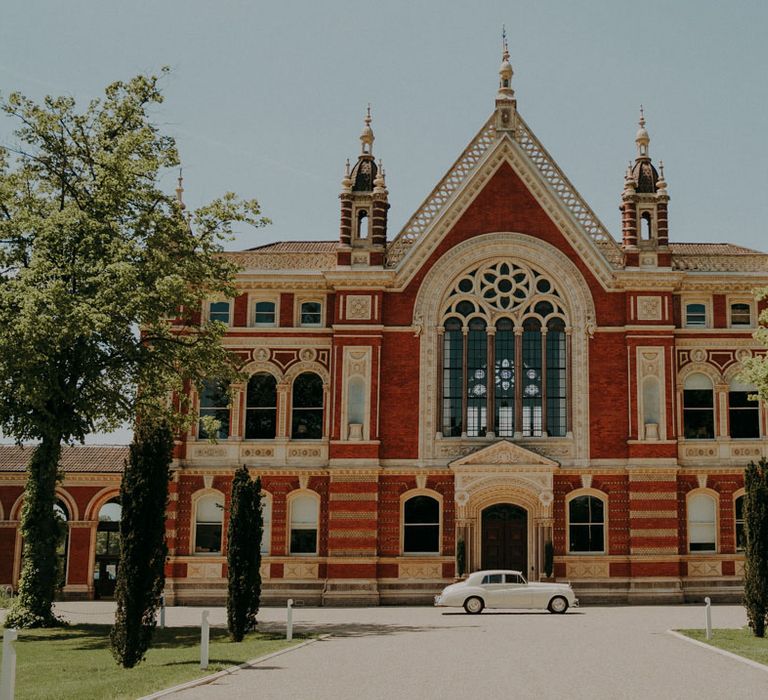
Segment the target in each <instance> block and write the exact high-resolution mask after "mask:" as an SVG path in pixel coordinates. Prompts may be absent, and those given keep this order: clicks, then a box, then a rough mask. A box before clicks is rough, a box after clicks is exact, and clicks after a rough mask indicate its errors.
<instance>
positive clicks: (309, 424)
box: [291, 372, 323, 440]
mask: <svg viewBox="0 0 768 700" xmlns="http://www.w3.org/2000/svg"><path fill="white" fill-rule="evenodd" d="M291 437H292V438H294V439H298V440H319V439H320V438H322V437H323V380H322V379H320V377H319V376H318V375H316V374H315V373H314V372H304V373H303V374H300V375H299V376H298V377H296V379H295V380H294V382H293V420H292V427H291Z"/></svg>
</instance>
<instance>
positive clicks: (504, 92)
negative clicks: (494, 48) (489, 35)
mask: <svg viewBox="0 0 768 700" xmlns="http://www.w3.org/2000/svg"><path fill="white" fill-rule="evenodd" d="M513 75H514V71H513V70H512V64H511V63H510V62H509V45H508V44H507V28H506V26H505V25H501V67H500V68H499V93H498V97H499V98H501V99H512V97H513V96H514V94H515V91H514V90H513V89H512V76H513Z"/></svg>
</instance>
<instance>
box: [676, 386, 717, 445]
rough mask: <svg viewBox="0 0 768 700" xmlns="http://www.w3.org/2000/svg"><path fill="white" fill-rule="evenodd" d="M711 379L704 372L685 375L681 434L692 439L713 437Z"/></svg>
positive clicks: (713, 420) (709, 438)
mask: <svg viewBox="0 0 768 700" xmlns="http://www.w3.org/2000/svg"><path fill="white" fill-rule="evenodd" d="M714 406H715V404H714V393H713V388H712V380H711V379H710V378H709V377H707V375H705V374H701V373H696V374H691V375H689V376H688V377H686V380H685V385H684V387H683V435H684V436H685V437H686V438H688V439H693V440H711V439H713V438H714V437H715V408H714Z"/></svg>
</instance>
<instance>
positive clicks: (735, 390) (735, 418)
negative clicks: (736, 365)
mask: <svg viewBox="0 0 768 700" xmlns="http://www.w3.org/2000/svg"><path fill="white" fill-rule="evenodd" d="M755 393H757V387H755V386H753V385H752V384H742V383H740V382H737V381H735V380H734V381H732V382H731V386H730V387H729V391H728V422H729V423H730V426H731V430H730V432H731V437H732V438H759V437H760V403H759V402H758V401H750V399H749V397H750V396H751V395H753V394H755Z"/></svg>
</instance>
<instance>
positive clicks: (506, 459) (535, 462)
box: [448, 440, 560, 470]
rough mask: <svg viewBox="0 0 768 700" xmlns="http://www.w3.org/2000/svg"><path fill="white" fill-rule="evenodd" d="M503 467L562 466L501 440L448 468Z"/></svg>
mask: <svg viewBox="0 0 768 700" xmlns="http://www.w3.org/2000/svg"><path fill="white" fill-rule="evenodd" d="M495 465H502V466H508V467H548V468H550V469H554V468H555V467H559V466H560V465H559V464H558V463H557V462H555V461H554V460H552V459H549V458H548V457H543V456H542V455H540V454H537V453H536V452H532V451H531V450H527V449H526V448H525V447H521V446H520V445H516V444H515V443H514V442H510V441H509V440H499V441H498V442H494V443H493V444H492V445H488V447H482V448H480V449H479V450H477V452H472V453H471V454H468V455H466V456H465V457H461V458H460V459H457V460H454V461H453V462H451V463H450V464H449V465H448V466H449V467H450V468H451V469H454V470H455V469H457V468H458V469H461V468H466V467H488V466H495Z"/></svg>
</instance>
